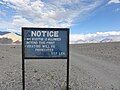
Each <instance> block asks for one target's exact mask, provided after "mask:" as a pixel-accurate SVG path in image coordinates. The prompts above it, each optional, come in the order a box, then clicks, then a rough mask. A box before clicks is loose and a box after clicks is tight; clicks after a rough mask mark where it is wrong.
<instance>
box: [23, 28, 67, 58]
mask: <svg viewBox="0 0 120 90" xmlns="http://www.w3.org/2000/svg"><path fill="white" fill-rule="evenodd" d="M22 36H23V37H22V41H23V49H24V58H46V59H47V58H64V59H66V58H68V47H69V46H68V45H69V29H68V28H22Z"/></svg>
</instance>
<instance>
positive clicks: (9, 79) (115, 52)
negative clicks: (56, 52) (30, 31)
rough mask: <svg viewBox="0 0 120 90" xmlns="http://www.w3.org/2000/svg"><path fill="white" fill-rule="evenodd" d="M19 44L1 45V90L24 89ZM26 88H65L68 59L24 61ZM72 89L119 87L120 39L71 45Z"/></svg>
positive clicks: (85, 89) (118, 88) (38, 89)
mask: <svg viewBox="0 0 120 90" xmlns="http://www.w3.org/2000/svg"><path fill="white" fill-rule="evenodd" d="M21 53H22V52H21V46H20V45H0V90H22V56H21ZM25 71H26V72H25V81H26V82H25V84H26V90H66V60H61V59H58V60H57V59H56V60H55V59H54V60H52V59H51V60H47V59H46V60H45V59H43V60H25ZM69 78H70V83H69V84H70V90H120V42H113V43H96V44H92V43H91V44H78V45H70V77H69Z"/></svg>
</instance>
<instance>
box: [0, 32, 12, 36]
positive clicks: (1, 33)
mask: <svg viewBox="0 0 120 90" xmlns="http://www.w3.org/2000/svg"><path fill="white" fill-rule="evenodd" d="M7 33H10V32H7V31H4V32H2V31H0V35H4V34H7Z"/></svg>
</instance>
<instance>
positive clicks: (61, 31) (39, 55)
mask: <svg viewBox="0 0 120 90" xmlns="http://www.w3.org/2000/svg"><path fill="white" fill-rule="evenodd" d="M25 59H67V78H66V79H67V80H66V84H67V86H66V89H67V90H68V89H69V29H68V28H29V27H23V28H22V78H23V79H22V80H23V90H25Z"/></svg>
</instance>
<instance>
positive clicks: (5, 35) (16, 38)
mask: <svg viewBox="0 0 120 90" xmlns="http://www.w3.org/2000/svg"><path fill="white" fill-rule="evenodd" d="M7 39H8V40H11V41H12V42H11V43H9V44H20V43H21V35H19V34H18V33H13V32H2V31H0V44H2V43H3V42H4V44H5V43H6V41H7ZM7 44H8V43H7Z"/></svg>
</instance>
